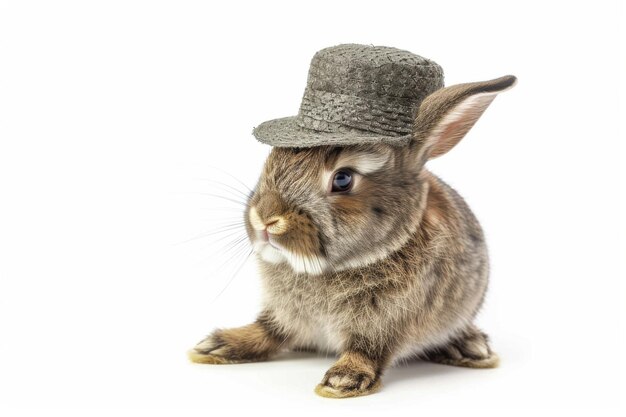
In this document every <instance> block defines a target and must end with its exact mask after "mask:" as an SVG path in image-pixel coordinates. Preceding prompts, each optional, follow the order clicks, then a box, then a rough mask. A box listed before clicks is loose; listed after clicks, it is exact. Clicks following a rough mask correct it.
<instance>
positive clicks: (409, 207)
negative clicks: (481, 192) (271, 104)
mask: <svg viewBox="0 0 626 417" xmlns="http://www.w3.org/2000/svg"><path fill="white" fill-rule="evenodd" d="M515 83H516V78H515V77H514V76H512V75H509V76H504V77H501V78H497V79H494V80H490V81H484V82H475V83H467V84H458V85H454V86H450V87H445V88H442V89H439V90H437V91H435V92H434V93H432V94H430V95H429V96H428V97H426V98H425V99H424V100H423V101H422V103H421V105H420V107H419V110H418V112H417V116H416V118H415V124H414V129H413V133H412V135H411V137H410V141H409V142H408V143H407V144H405V145H395V144H389V143H383V142H381V143H372V144H359V145H349V146H319V147H310V148H281V147H276V148H273V149H272V151H271V152H270V155H269V156H268V158H267V160H266V163H265V165H264V168H263V171H262V174H261V177H260V179H259V182H258V184H257V185H256V187H255V188H254V190H253V193H252V194H251V196H250V197H249V200H248V202H247V205H246V209H245V225H246V230H247V233H248V236H249V238H250V241H251V242H252V245H253V248H254V251H255V254H256V258H257V260H258V264H259V270H260V275H261V279H262V288H263V293H264V299H263V308H262V311H261V313H260V314H259V315H258V318H257V319H256V321H255V322H254V323H252V324H249V325H247V326H243V327H239V328H233V329H218V330H215V331H214V332H213V333H211V334H210V335H209V336H207V337H206V338H205V339H204V340H202V341H201V342H199V343H198V344H197V345H196V346H195V347H194V348H193V349H192V350H191V351H190V352H189V357H190V359H191V361H193V362H197V363H204V364H235V363H242V362H253V361H263V360H267V359H269V358H271V357H272V356H273V355H276V354H277V353H278V352H280V351H283V350H287V349H291V350H300V349H305V350H315V351H318V352H325V353H333V354H336V355H337V356H338V359H337V361H336V363H335V364H334V365H332V366H331V367H330V369H329V370H328V371H327V372H326V374H325V375H324V377H323V378H322V380H321V382H320V383H319V384H318V385H317V387H316V388H315V392H316V393H317V394H319V395H321V396H324V397H332V398H344V397H354V396H361V395H367V394H371V393H374V392H376V391H377V390H379V389H380V388H381V378H382V375H383V372H384V371H385V369H387V368H388V367H389V366H391V365H393V364H395V363H397V362H401V361H404V360H406V359H411V358H418V359H422V360H427V361H432V362H437V363H441V364H447V365H455V366H463V367H470V368H493V367H496V366H498V363H499V359H498V356H497V355H496V353H494V352H493V351H492V350H491V347H490V346H489V341H488V338H487V336H486V335H485V333H483V332H482V331H481V330H479V329H478V328H477V327H476V326H475V325H474V323H473V320H474V318H475V316H476V314H477V312H478V310H479V309H480V307H481V304H482V303H483V300H484V298H485V292H486V290H487V283H488V275H489V264H488V254H487V246H486V244H485V237H484V235H483V232H482V229H481V227H480V225H479V223H478V221H477V220H476V218H475V216H474V215H473V214H472V211H471V210H470V208H469V207H468V206H467V204H466V203H465V201H464V200H463V199H462V197H461V196H460V195H459V194H457V192H456V191H455V190H453V189H452V188H451V187H450V186H448V185H446V183H444V182H443V181H442V180H440V179H439V178H438V177H436V176H435V175H433V174H432V173H430V172H429V171H428V170H427V169H426V168H425V164H426V162H427V161H428V160H429V159H432V158H436V157H438V156H441V155H443V154H445V153H447V152H448V151H449V150H450V149H451V148H453V147H454V146H455V145H456V144H457V143H458V142H459V141H460V140H461V139H462V138H463V137H464V136H465V134H466V133H467V132H468V131H469V130H470V129H471V127H472V126H473V125H474V123H475V122H476V121H477V120H478V118H479V117H480V116H481V115H482V114H483V112H484V111H485V109H486V108H487V107H488V106H489V104H490V103H491V102H492V101H493V99H494V98H495V97H496V95H498V93H500V92H502V91H505V90H507V89H509V88H511V87H512V86H513V85H514V84H515Z"/></svg>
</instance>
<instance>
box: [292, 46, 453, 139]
mask: <svg viewBox="0 0 626 417" xmlns="http://www.w3.org/2000/svg"><path fill="white" fill-rule="evenodd" d="M441 87H443V70H442V68H441V67H440V66H439V65H438V64H437V63H435V62H434V61H431V60H429V59H427V58H424V57H421V56H419V55H416V54H413V53H411V52H408V51H404V50H401V49H397V48H391V47H385V46H368V45H356V44H345V45H338V46H333V47H330V48H325V49H322V50H321V51H318V52H317V53H316V54H315V55H314V57H313V59H312V60H311V66H310V69H309V76H308V79H307V86H306V89H305V92H304V96H303V99H302V103H301V106H300V111H299V113H298V117H297V123H298V125H299V126H300V127H302V128H305V129H312V130H315V131H320V132H341V131H345V130H346V129H359V130H363V131H367V132H373V133H378V134H383V135H388V136H399V135H405V134H407V133H410V132H411V130H412V127H413V121H414V119H415V116H416V113H417V110H418V108H419V105H420V104H421V102H422V100H423V99H424V98H425V97H426V96H428V95H429V94H430V93H432V92H434V91H435V90H438V89H439V88H441Z"/></svg>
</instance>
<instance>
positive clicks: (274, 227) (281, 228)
mask: <svg viewBox="0 0 626 417" xmlns="http://www.w3.org/2000/svg"><path fill="white" fill-rule="evenodd" d="M249 217H250V224H251V225H252V227H253V228H254V229H255V230H257V231H259V232H265V233H271V234H273V235H281V234H283V233H285V232H286V231H287V229H288V224H287V219H286V218H285V217H284V216H272V217H270V218H269V219H267V220H263V219H261V216H260V215H259V212H258V211H257V209H256V207H251V208H250V214H249Z"/></svg>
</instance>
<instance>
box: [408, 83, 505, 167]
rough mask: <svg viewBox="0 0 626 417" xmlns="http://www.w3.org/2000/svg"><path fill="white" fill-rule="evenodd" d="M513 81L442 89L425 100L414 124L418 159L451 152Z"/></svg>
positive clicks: (470, 84) (461, 85)
mask: <svg viewBox="0 0 626 417" xmlns="http://www.w3.org/2000/svg"><path fill="white" fill-rule="evenodd" d="M516 81H517V79H516V78H515V77H514V76H512V75H506V76H504V77H500V78H496V79H495V80H490V81H483V82H476V83H467V84H457V85H453V86H451V87H446V88H442V89H440V90H437V91H435V92H434V93H432V94H431V95H429V96H428V97H426V98H425V99H424V101H423V102H422V104H421V106H420V108H419V111H418V113H417V118H416V120H415V130H414V140H415V143H416V144H417V145H418V146H419V149H420V152H419V154H420V158H419V159H420V160H424V161H425V160H426V159H430V158H436V157H438V156H440V155H443V154H444V153H446V152H448V151H449V150H450V149H452V148H453V147H454V146H455V145H456V144H457V143H459V141H460V140H461V139H463V136H465V134H466V133H467V132H468V131H469V130H470V129H471V128H472V126H474V123H476V121H477V120H478V119H479V118H480V116H481V115H482V114H483V112H484V111H485V110H486V109H487V107H489V104H491V102H492V101H493V99H494V98H496V96H497V95H498V93H501V92H502V91H505V90H508V89H509V88H511V87H513V85H514V84H515V82H516Z"/></svg>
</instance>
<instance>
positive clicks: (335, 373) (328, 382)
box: [315, 363, 381, 398]
mask: <svg viewBox="0 0 626 417" xmlns="http://www.w3.org/2000/svg"><path fill="white" fill-rule="evenodd" d="M380 386H381V383H380V378H379V377H378V376H377V375H376V373H375V372H373V371H372V370H368V369H359V368H358V367H351V366H349V365H343V364H339V363H338V364H336V365H335V366H333V367H332V368H330V369H329V370H328V372H326V375H325V376H324V379H323V380H322V382H321V383H320V384H319V385H318V386H317V387H316V388H315V392H316V393H317V394H318V395H321V396H322V397H328V398H346V397H358V396H361V395H368V394H372V393H374V392H376V391H378V389H380Z"/></svg>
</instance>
